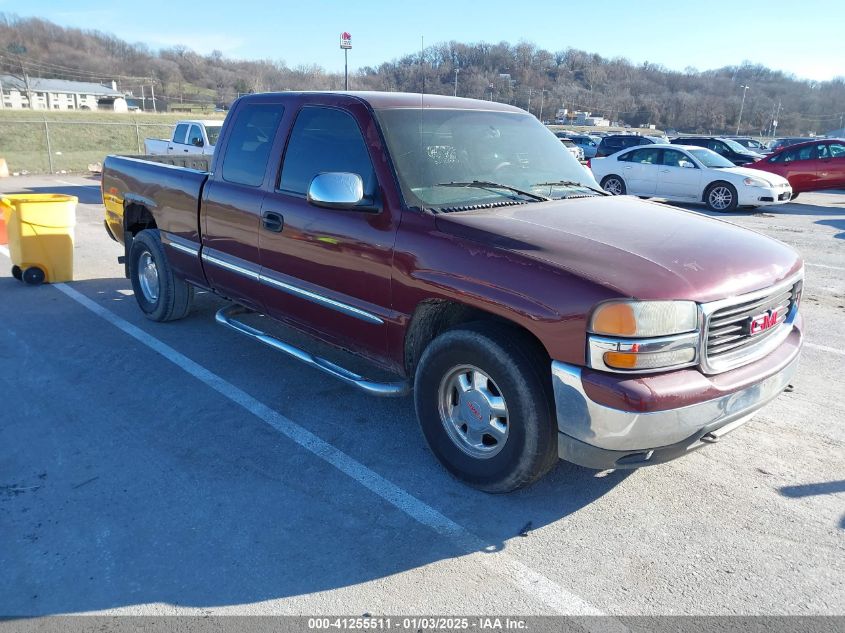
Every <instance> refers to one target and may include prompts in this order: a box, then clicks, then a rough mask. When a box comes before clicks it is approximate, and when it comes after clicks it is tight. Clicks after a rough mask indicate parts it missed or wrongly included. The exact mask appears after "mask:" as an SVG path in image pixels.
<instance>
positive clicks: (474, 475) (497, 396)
mask: <svg viewBox="0 0 845 633" xmlns="http://www.w3.org/2000/svg"><path fill="white" fill-rule="evenodd" d="M550 371H551V370H550V367H549V363H548V359H547V358H543V355H542V354H541V353H540V352H539V351H535V343H534V342H533V341H532V340H531V339H529V338H528V337H527V336H524V335H522V334H521V333H520V332H519V331H518V330H516V329H514V328H511V327H508V326H506V325H503V324H498V323H484V322H482V323H477V324H469V325H464V326H461V327H460V328H459V329H454V330H450V331H447V332H445V333H443V334H441V335H440V336H438V337H437V338H436V339H434V341H432V342H431V343H430V344H429V345H428V347H427V348H426V349H425V351H424V352H423V355H422V357H421V358H420V362H419V365H418V367H417V371H416V376H415V379H414V400H415V404H416V410H417V418H418V420H419V423H420V428H421V429H422V432H423V435H424V436H425V439H426V442H427V443H428V445H429V447H430V448H431V451H432V452H433V453H434V455H435V456H436V457H437V459H438V460H439V461H440V463H441V464H443V466H444V467H445V468H446V470H448V471H449V472H450V473H452V475H454V476H455V477H457V478H458V479H460V480H461V481H464V482H466V483H468V484H470V485H471V486H474V487H476V488H478V489H480V490H484V491H485V492H494V493H501V492H510V491H512V490H516V489H517V488H521V487H523V486H527V485H529V484H531V483H533V482H534V481H536V480H537V479H539V478H540V477H542V476H543V475H544V474H545V473H546V472H548V471H549V470H550V469H551V468H552V466H554V464H556V463H557V457H558V455H557V423H556V420H555V414H554V407H553V404H552V403H553V396H552V392H551V375H550Z"/></svg>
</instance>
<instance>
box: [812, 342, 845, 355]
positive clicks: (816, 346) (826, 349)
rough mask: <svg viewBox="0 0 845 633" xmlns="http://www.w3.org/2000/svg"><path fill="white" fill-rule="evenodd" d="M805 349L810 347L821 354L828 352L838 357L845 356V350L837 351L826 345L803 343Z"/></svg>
mask: <svg viewBox="0 0 845 633" xmlns="http://www.w3.org/2000/svg"><path fill="white" fill-rule="evenodd" d="M804 345H806V346H807V347H812V348H813V349H819V350H821V351H823V352H830V353H831V354H839V355H840V356H845V350H841V349H837V348H835V347H828V346H827V345H819V344H818V343H804Z"/></svg>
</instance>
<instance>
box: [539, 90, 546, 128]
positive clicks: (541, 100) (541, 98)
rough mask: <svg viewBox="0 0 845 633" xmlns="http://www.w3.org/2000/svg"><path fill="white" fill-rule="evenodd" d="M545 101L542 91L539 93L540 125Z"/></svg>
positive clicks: (543, 91)
mask: <svg viewBox="0 0 845 633" xmlns="http://www.w3.org/2000/svg"><path fill="white" fill-rule="evenodd" d="M545 101H546V91H545V90H542V91H541V92H540V123H542V122H543V104H544V103H545Z"/></svg>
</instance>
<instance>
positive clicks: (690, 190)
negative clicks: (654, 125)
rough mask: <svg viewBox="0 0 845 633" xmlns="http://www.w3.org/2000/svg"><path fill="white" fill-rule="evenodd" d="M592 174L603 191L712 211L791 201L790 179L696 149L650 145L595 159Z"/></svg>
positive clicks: (684, 146) (690, 146)
mask: <svg viewBox="0 0 845 633" xmlns="http://www.w3.org/2000/svg"><path fill="white" fill-rule="evenodd" d="M590 168H591V169H592V171H593V175H594V176H595V178H596V180H597V181H598V182H599V184H600V185H601V186H602V188H603V189H604V190H605V191H607V192H609V193H612V194H614V195H624V194H626V193H627V194H633V195H636V196H641V197H652V196H653V197H658V198H665V199H666V200H675V201H678V202H703V203H704V204H706V205H707V207H708V208H709V209H711V210H713V211H733V210H734V209H736V208H737V207H759V206H764V205H770V204H781V203H784V202H788V201H789V200H790V199H791V198H792V188H791V187H790V185H789V182H788V181H787V180H786V178H783V177H782V176H779V175H777V174H766V173H763V172H761V171H758V170H756V169H748V168H745V167H737V166H736V165H734V164H733V163H732V162H731V161H730V160H728V159H727V158H725V157H724V156H721V155H720V154H718V153H716V152H715V151H713V150H711V149H708V148H704V147H699V146H696V145H678V144H675V142H674V141H673V144H672V145H671V146H670V145H667V144H659V145H658V144H651V145H649V146H648V147H636V148H634V149H629V150H627V151H621V152H617V153H616V154H613V155H612V156H608V157H604V158H594V159H593V160H592V161H590Z"/></svg>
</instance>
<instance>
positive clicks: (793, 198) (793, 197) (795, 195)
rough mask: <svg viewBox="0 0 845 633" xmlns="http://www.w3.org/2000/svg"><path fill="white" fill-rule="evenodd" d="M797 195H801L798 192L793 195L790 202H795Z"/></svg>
mask: <svg viewBox="0 0 845 633" xmlns="http://www.w3.org/2000/svg"><path fill="white" fill-rule="evenodd" d="M799 195H801V194H800V192H799V193H793V194H792V197H791V198H790V200H795V198H797V197H798V196H799Z"/></svg>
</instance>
